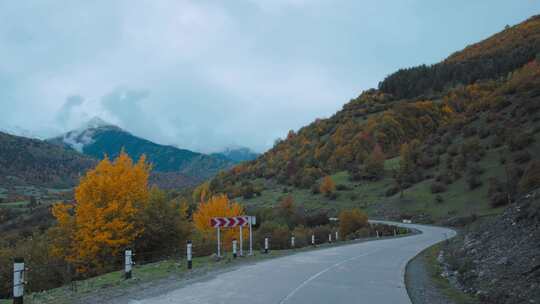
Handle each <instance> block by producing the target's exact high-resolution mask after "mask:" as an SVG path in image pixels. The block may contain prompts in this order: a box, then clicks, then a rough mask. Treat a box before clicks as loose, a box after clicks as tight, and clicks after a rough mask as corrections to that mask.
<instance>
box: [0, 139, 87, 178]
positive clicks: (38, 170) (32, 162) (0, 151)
mask: <svg viewBox="0 0 540 304" xmlns="http://www.w3.org/2000/svg"><path fill="white" fill-rule="evenodd" d="M95 163H96V161H95V160H94V159H92V158H90V157H87V156H84V155H82V154H79V153H77V152H76V151H73V150H66V149H64V148H62V147H58V146H56V145H53V144H50V143H47V142H45V141H42V140H39V139H30V138H25V137H20V136H14V135H10V134H7V133H3V132H0V185H3V186H5V185H15V186H17V185H28V184H31V185H38V186H44V187H60V188H63V187H71V186H73V185H75V184H76V183H77V182H78V179H79V175H80V174H83V173H84V172H86V170H88V169H89V168H91V167H93V166H94V165H95Z"/></svg>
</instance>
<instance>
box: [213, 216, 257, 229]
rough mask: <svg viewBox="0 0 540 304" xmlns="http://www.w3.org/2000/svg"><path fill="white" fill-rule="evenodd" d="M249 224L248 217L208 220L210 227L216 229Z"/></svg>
mask: <svg viewBox="0 0 540 304" xmlns="http://www.w3.org/2000/svg"><path fill="white" fill-rule="evenodd" d="M248 224H249V216H233V217H213V218H211V219H210V225H211V226H212V227H214V228H217V227H238V226H246V225H248Z"/></svg>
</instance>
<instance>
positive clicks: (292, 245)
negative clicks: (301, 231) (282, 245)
mask: <svg viewBox="0 0 540 304" xmlns="http://www.w3.org/2000/svg"><path fill="white" fill-rule="evenodd" d="M294 241H295V238H294V234H293V235H292V236H291V248H294V245H295V244H294Z"/></svg>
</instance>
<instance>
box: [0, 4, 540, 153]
mask: <svg viewBox="0 0 540 304" xmlns="http://www.w3.org/2000/svg"><path fill="white" fill-rule="evenodd" d="M517 2H519V1H503V0H480V1H478V2H475V5H471V4H470V3H469V1H466V0H457V2H452V4H451V6H452V7H467V8H468V9H467V10H466V11H458V10H452V9H449V7H448V6H449V4H445V3H442V2H441V3H438V2H437V3H435V2H434V3H429V4H425V3H424V2H419V1H404V2H399V3H397V2H396V3H394V2H392V3H381V1H375V0H373V1H342V2H339V4H336V3H334V2H331V1H321V0H315V1H306V0H276V1H274V0H245V1H205V0H203V1H183V0H164V1H145V0H143V1H136V2H133V1H128V0H119V1H113V2H111V1H106V0H97V1H90V2H62V3H58V2H55V1H49V0H45V1H43V0H29V1H11V2H10V1H3V2H0V45H2V48H0V56H1V58H3V59H4V60H1V61H0V106H1V107H2V109H7V110H4V111H0V128H2V126H3V125H9V126H13V125H15V126H21V127H24V129H29V130H32V131H33V132H35V133H39V134H40V136H41V137H50V136H55V135H58V134H59V133H60V132H63V131H67V130H69V129H72V128H76V127H78V126H80V125H82V124H83V123H84V122H85V120H88V119H90V118H91V117H93V116H100V117H102V118H103V119H105V120H107V121H110V122H112V123H115V124H118V125H119V126H120V127H122V128H125V129H126V130H128V131H130V132H132V133H134V134H136V135H139V136H142V137H145V138H148V139H150V140H153V141H156V142H159V143H163V144H174V145H177V146H179V147H183V148H188V149H194V150H198V151H205V152H209V151H215V150H219V149H220V148H223V147H225V146H229V145H231V144H236V145H245V146H249V147H251V148H253V149H255V150H257V151H263V150H265V149H267V148H269V147H270V146H271V145H272V143H273V142H274V140H275V139H276V138H277V137H283V136H285V134H286V133H287V131H288V130H289V129H298V128H300V127H301V126H303V125H305V124H308V123H309V122H311V121H313V120H314V119H315V118H319V117H328V116H330V115H331V114H333V113H334V112H335V111H337V110H339V109H340V108H341V107H342V105H343V104H344V103H345V102H347V100H349V99H350V98H353V97H355V96H356V95H358V94H359V93H360V92H361V90H362V89H365V88H369V87H373V86H376V84H377V83H378V81H380V80H381V79H382V78H384V76H386V75H387V74H388V73H390V72H392V71H394V70H396V69H397V68H400V67H406V66H410V65H416V64H419V63H432V62H436V61H438V60H440V59H441V58H443V57H444V56H446V55H448V54H449V53H451V52H453V51H455V50H458V49H460V48H462V47H463V46H464V45H466V44H469V43H470V42H474V41H477V40H480V39H481V38H485V37H486V35H487V34H489V33H494V32H497V31H499V30H501V29H502V27H503V26H504V25H505V24H513V23H516V22H518V21H520V20H522V19H524V18H526V17H528V16H529V15H532V13H533V12H535V11H538V9H540V5H539V4H538V3H537V2H535V3H532V2H527V4H524V3H522V2H519V3H520V4H517ZM486 5H489V6H490V10H485V8H484V7H485V6H486ZM434 20H437V22H434ZM438 20H442V21H441V22H438ZM480 20H481V21H480ZM452 22H454V23H455V24H454V23H452ZM453 24H454V25H455V27H454V26H453ZM464 27H466V28H467V30H464V29H463V28H464ZM454 28H455V30H454Z"/></svg>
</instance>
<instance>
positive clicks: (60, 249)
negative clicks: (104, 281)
mask: <svg viewBox="0 0 540 304" xmlns="http://www.w3.org/2000/svg"><path fill="white" fill-rule="evenodd" d="M149 173H150V165H148V164H147V163H146V159H145V157H144V156H142V157H141V158H140V159H139V161H138V162H137V163H133V161H132V160H131V158H130V157H129V156H128V155H127V154H126V153H125V152H123V151H122V152H121V153H120V155H119V156H118V157H117V158H116V159H115V160H114V161H110V160H109V159H108V158H105V159H104V160H102V161H101V162H100V163H99V164H98V165H97V166H96V167H95V168H94V169H93V170H90V171H88V172H87V173H86V175H85V176H84V177H83V178H82V179H81V181H80V184H79V186H78V187H77V188H76V189H75V201H76V203H75V204H74V205H68V204H56V205H54V206H53V208H52V213H53V215H54V217H55V218H56V220H57V225H56V227H55V228H53V232H52V233H53V234H54V235H55V236H56V238H55V241H54V244H53V246H52V252H53V254H56V255H59V256H63V257H65V258H66V260H67V261H69V262H71V263H74V264H75V265H77V269H78V271H79V272H101V271H102V270H103V269H104V268H105V267H106V266H108V264H109V263H111V262H114V261H116V260H118V258H119V256H120V252H121V250H122V249H124V248H125V247H128V246H132V245H133V242H134V241H135V239H136V238H137V237H138V236H139V235H140V234H141V233H143V230H144V228H143V224H142V223H141V217H140V215H141V212H142V210H144V207H145V205H146V204H147V202H148V176H149Z"/></svg>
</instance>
